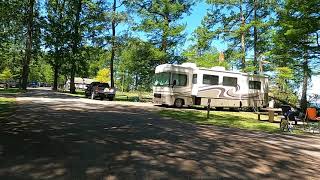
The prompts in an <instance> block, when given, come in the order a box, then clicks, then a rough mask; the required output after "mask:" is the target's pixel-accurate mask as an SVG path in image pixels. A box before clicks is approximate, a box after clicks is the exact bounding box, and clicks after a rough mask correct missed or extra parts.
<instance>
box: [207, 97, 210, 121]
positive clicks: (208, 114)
mask: <svg viewBox="0 0 320 180" xmlns="http://www.w3.org/2000/svg"><path fill="white" fill-rule="evenodd" d="M210 103H211V99H208V106H207V119H209V116H210Z"/></svg>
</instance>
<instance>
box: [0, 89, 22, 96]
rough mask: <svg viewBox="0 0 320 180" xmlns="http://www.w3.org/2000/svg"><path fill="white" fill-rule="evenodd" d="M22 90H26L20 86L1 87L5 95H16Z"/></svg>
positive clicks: (1, 92) (1, 91) (0, 91)
mask: <svg viewBox="0 0 320 180" xmlns="http://www.w3.org/2000/svg"><path fill="white" fill-rule="evenodd" d="M22 92H24V91H23V90H21V89H19V88H8V89H3V88H0V94H4V95H16V94H19V93H22Z"/></svg>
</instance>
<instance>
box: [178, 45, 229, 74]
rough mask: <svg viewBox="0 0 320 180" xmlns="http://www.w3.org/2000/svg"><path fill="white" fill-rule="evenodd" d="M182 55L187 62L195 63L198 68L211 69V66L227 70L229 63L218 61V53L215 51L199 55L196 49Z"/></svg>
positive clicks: (190, 49)
mask: <svg viewBox="0 0 320 180" xmlns="http://www.w3.org/2000/svg"><path fill="white" fill-rule="evenodd" d="M182 55H183V56H184V57H185V58H186V61H187V62H192V63H195V64H196V65H197V66H198V67H206V68H211V67H213V66H223V67H225V68H226V69H229V63H228V62H227V61H224V60H220V59H219V55H220V53H219V52H218V51H217V50H216V49H211V51H205V52H203V53H201V54H200V55H199V54H198V53H197V49H194V48H189V49H187V50H186V51H184V52H183V53H182Z"/></svg>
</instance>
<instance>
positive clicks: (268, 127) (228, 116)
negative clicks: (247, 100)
mask: <svg viewBox="0 0 320 180" xmlns="http://www.w3.org/2000/svg"><path fill="white" fill-rule="evenodd" d="M160 115H162V116H165V117H171V118H174V119H177V120H180V121H184V122H190V123H195V124H206V125H216V126H223V127H233V128H240V129H247V130H256V131H263V132H270V133H277V132H280V130H279V123H270V122H268V121H258V118H257V115H256V114H254V113H252V112H227V111H211V112H210V117H209V119H207V118H206V117H207V112H206V111H199V110H198V111H195V110H179V111H177V110H162V111H160ZM261 118H262V119H267V116H261Z"/></svg>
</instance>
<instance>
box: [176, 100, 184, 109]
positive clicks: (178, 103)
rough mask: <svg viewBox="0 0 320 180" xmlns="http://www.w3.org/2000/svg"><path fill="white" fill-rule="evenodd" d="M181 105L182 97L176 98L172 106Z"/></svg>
mask: <svg viewBox="0 0 320 180" xmlns="http://www.w3.org/2000/svg"><path fill="white" fill-rule="evenodd" d="M182 106H183V99H176V100H175V101H174V107H177V108H181V107H182Z"/></svg>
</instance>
